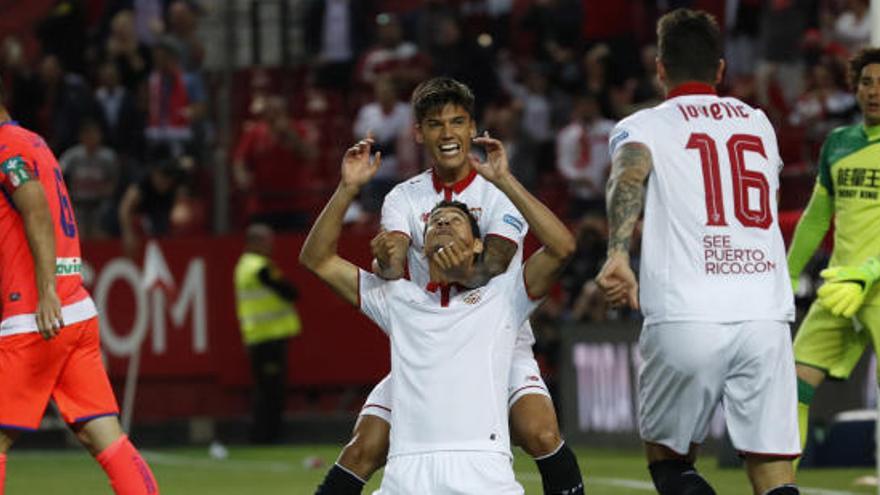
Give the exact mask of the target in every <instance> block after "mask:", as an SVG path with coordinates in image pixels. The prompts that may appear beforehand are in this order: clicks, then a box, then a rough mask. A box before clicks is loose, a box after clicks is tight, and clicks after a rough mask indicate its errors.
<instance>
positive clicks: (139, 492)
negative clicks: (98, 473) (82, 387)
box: [0, 435, 159, 495]
mask: <svg viewBox="0 0 880 495" xmlns="http://www.w3.org/2000/svg"><path fill="white" fill-rule="evenodd" d="M96 459H97V460H98V463H99V464H100V465H101V468H103V469H104V472H105V473H107V477H108V478H110V486H111V487H113V493H115V494H116V495H159V485H158V484H157V483H156V478H154V477H153V473H152V471H150V466H148V465H147V461H145V460H144V458H143V457H141V454H140V453H139V452H138V451H137V449H136V448H134V445H132V444H131V442H129V441H128V436H126V435H122V436H121V437H119V438H118V439H117V440H116V441H115V442H113V443H112V444H110V446H109V447H107V448H106V449H104V451H103V452H101V453H100V454H98V457H96ZM0 495H3V494H2V493H0Z"/></svg>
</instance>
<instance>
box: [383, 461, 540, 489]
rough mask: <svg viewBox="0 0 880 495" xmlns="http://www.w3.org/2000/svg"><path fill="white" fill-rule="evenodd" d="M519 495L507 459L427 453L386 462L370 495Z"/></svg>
mask: <svg viewBox="0 0 880 495" xmlns="http://www.w3.org/2000/svg"><path fill="white" fill-rule="evenodd" d="M416 493H418V494H425V495H453V494H455V495H467V494H474V495H485V494H488V493H491V494H493V495H494V494H497V495H522V494H523V493H525V492H524V491H523V487H522V486H521V485H520V484H519V483H517V481H516V478H515V477H514V476H513V465H512V460H511V459H510V457H508V456H506V455H504V454H502V453H500V452H431V453H426V454H411V455H399V456H394V457H392V458H390V459H388V464H387V465H386V466H385V473H384V474H383V476H382V484H381V485H380V486H379V489H378V490H377V491H375V492H373V495H413V494H416Z"/></svg>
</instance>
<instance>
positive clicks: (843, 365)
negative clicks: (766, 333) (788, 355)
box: [794, 300, 880, 380]
mask: <svg viewBox="0 0 880 495" xmlns="http://www.w3.org/2000/svg"><path fill="white" fill-rule="evenodd" d="M855 318H856V319H858V321H859V323H860V324H861V326H862V327H863V328H862V329H861V331H857V330H856V325H855V322H854V321H853V318H844V317H842V316H834V315H832V314H831V312H830V311H828V309H826V308H825V307H824V306H822V304H820V303H819V302H818V300H817V301H815V302H813V304H812V306H810V310H809V311H808V312H807V316H806V317H805V318H804V321H803V322H802V323H801V326H800V328H799V329H798V332H797V335H795V339H794V359H795V361H796V362H797V363H798V364H803V365H807V366H811V367H813V368H818V369H821V370H823V371H825V372H826V373H828V375H829V376H830V377H832V378H836V379H840V380H845V379H847V378H849V375H850V373H852V370H853V369H854V368H855V367H856V365H857V364H858V362H859V359H860V358H861V357H862V354H863V353H864V352H865V348H866V347H867V346H868V344H869V343H870V342H871V341H873V342H874V344H875V345H874V348H875V349H876V348H877V345H876V344H877V343H878V341H877V337H878V335H880V306H873V305H872V306H862V307H861V308H859V310H858V312H856V315H855Z"/></svg>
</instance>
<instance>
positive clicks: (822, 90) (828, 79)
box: [789, 59, 858, 160]
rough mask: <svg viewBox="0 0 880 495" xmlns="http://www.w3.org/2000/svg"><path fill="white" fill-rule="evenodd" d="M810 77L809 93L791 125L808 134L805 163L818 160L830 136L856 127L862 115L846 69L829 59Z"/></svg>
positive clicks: (801, 100)
mask: <svg viewBox="0 0 880 495" xmlns="http://www.w3.org/2000/svg"><path fill="white" fill-rule="evenodd" d="M809 76H810V77H809V78H808V87H807V90H806V91H805V92H804V94H803V95H801V96H800V98H798V100H797V102H795V105H794V108H793V109H792V112H791V114H790V115H789V123H791V124H792V125H794V126H799V127H802V128H804V130H805V137H806V142H805V143H804V145H805V149H804V151H803V155H802V156H803V158H804V159H805V160H809V159H811V158H812V157H813V156H818V151H819V149H818V148H819V146H820V145H821V143H822V142H823V141H824V140H825V137H826V135H827V134H828V132H830V131H831V130H832V129H834V128H835V127H839V126H841V125H845V124H850V123H852V121H853V119H854V118H856V117H857V115H858V106H857V105H856V99H855V96H854V95H853V93H852V92H851V91H849V90H848V89H847V81H846V68H844V67H841V66H840V65H838V64H836V63H835V61H834V59H828V60H827V61H825V62H824V63H821V64H817V65H815V66H813V68H812V69H811V70H810V75H809Z"/></svg>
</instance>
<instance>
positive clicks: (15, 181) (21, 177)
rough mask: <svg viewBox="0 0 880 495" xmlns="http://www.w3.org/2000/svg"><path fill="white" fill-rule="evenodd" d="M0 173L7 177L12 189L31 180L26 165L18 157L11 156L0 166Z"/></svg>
mask: <svg viewBox="0 0 880 495" xmlns="http://www.w3.org/2000/svg"><path fill="white" fill-rule="evenodd" d="M0 171H2V172H3V174H4V175H6V176H7V177H9V182H11V183H12V187H18V186H20V185H22V184H24V183H25V182H27V181H29V180H31V174H30V172H28V168H27V165H26V164H25V163H24V160H23V159H22V158H21V157H20V156H13V157H12V158H9V159H7V160H6V161H5V162H3V163H2V164H0Z"/></svg>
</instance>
